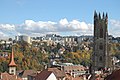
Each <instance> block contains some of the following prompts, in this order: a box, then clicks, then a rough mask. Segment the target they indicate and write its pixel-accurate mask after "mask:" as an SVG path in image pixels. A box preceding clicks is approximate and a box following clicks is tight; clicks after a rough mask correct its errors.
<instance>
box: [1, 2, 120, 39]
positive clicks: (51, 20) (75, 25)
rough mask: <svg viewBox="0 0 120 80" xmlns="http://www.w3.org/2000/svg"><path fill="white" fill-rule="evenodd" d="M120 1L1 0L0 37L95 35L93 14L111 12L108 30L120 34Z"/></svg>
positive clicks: (109, 13)
mask: <svg viewBox="0 0 120 80" xmlns="http://www.w3.org/2000/svg"><path fill="white" fill-rule="evenodd" d="M119 7H120V0H0V38H6V37H14V36H16V35H22V34H24V35H29V36H40V35H44V34H49V33H54V34H60V35H63V36H64V35H72V36H73V35H77V36H80V35H92V34H93V16H94V11H95V10H96V11H97V13H99V12H100V13H101V15H102V13H103V12H104V13H106V12H107V13H108V31H109V34H112V35H113V36H115V37H116V36H120V10H119Z"/></svg>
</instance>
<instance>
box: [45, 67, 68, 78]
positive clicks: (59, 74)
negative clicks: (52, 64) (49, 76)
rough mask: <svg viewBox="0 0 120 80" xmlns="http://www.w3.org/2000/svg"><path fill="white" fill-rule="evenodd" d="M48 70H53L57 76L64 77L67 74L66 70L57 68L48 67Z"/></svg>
mask: <svg viewBox="0 0 120 80" xmlns="http://www.w3.org/2000/svg"><path fill="white" fill-rule="evenodd" d="M47 70H48V71H52V72H53V73H54V74H55V76H56V77H57V78H63V77H65V76H66V74H65V72H64V71H62V70H59V69H57V68H48V69H47Z"/></svg>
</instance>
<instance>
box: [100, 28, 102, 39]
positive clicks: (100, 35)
mask: <svg viewBox="0 0 120 80" xmlns="http://www.w3.org/2000/svg"><path fill="white" fill-rule="evenodd" d="M100 38H103V29H102V28H101V29H100Z"/></svg>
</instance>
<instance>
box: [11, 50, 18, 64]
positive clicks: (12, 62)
mask: <svg viewBox="0 0 120 80" xmlns="http://www.w3.org/2000/svg"><path fill="white" fill-rule="evenodd" d="M9 66H17V65H16V64H15V61H14V54H13V48H12V53H11V56H10V63H9Z"/></svg>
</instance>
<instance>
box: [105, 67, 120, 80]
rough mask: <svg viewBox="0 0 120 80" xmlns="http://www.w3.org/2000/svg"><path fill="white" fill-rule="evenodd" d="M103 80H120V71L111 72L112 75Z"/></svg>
mask: <svg viewBox="0 0 120 80" xmlns="http://www.w3.org/2000/svg"><path fill="white" fill-rule="evenodd" d="M105 80H120V69H119V70H116V71H113V72H112V74H110V75H108V76H107V77H106V79H105Z"/></svg>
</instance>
